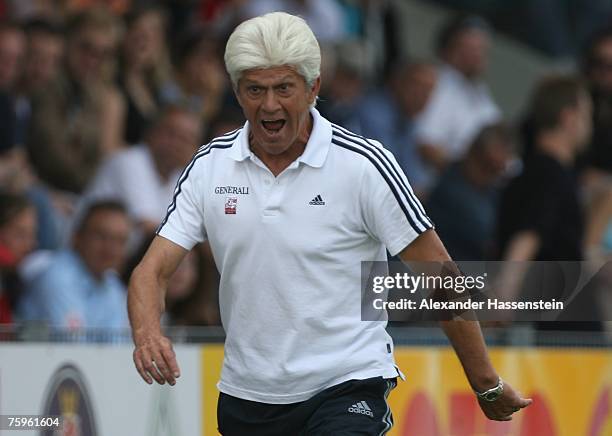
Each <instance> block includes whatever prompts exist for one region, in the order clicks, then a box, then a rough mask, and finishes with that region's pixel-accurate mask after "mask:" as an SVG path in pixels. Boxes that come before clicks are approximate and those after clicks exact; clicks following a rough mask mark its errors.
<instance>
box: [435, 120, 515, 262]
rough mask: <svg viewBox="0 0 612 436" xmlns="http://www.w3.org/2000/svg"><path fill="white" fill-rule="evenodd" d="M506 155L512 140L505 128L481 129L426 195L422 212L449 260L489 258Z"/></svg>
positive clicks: (487, 127) (493, 239)
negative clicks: (438, 236) (464, 151)
mask: <svg viewBox="0 0 612 436" xmlns="http://www.w3.org/2000/svg"><path fill="white" fill-rule="evenodd" d="M512 150H513V138H512V135H511V133H510V130H509V129H508V127H507V126H506V125H504V124H492V125H490V126H486V127H484V128H483V129H482V130H481V131H480V133H479V134H478V136H476V139H474V142H473V143H472V145H471V146H470V148H469V149H468V152H467V154H466V156H465V157H464V158H463V159H462V160H461V161H459V162H456V163H453V164H451V165H450V166H449V167H448V168H447V169H446V170H445V171H444V172H443V173H442V175H441V177H440V178H439V180H438V182H437V184H436V186H435V187H434V188H433V190H432V191H431V194H430V196H429V198H428V202H427V211H428V213H429V216H430V218H431V219H432V221H433V222H434V223H436V231H437V232H438V233H439V234H440V238H441V239H442V240H444V244H445V246H446V249H447V250H448V252H449V254H450V255H451V257H452V258H453V259H455V260H463V261H475V260H487V259H490V258H491V257H492V255H493V248H494V241H495V226H496V220H497V206H498V200H499V193H500V189H501V186H500V180H501V178H502V176H503V174H504V173H505V171H506V169H507V166H508V163H509V162H510V159H511V157H512ZM449 211H452V213H451V214H449Z"/></svg>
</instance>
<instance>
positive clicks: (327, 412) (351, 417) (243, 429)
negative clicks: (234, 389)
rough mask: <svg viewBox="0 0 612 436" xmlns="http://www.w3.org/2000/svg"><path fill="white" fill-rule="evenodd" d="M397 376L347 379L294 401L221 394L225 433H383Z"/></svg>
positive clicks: (353, 435) (219, 413)
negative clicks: (271, 400) (284, 402)
mask: <svg viewBox="0 0 612 436" xmlns="http://www.w3.org/2000/svg"><path fill="white" fill-rule="evenodd" d="M396 385H397V379H395V378H392V379H383V378H382V377H375V378H369V379H365V380H349V381H347V382H344V383H341V384H339V385H336V386H332V387H330V388H328V389H325V390H324V391H322V392H319V393H318V394H316V395H315V396H314V397H312V398H310V399H308V400H306V401H302V402H299V403H292V404H266V403H258V402H256V401H248V400H243V399H241V398H236V397H232V396H231V395H227V394H224V393H221V394H219V403H218V406H217V422H218V424H219V432H220V433H221V434H222V435H223V436H245V435H249V436H251V435H252V436H291V435H295V436H324V435H329V436H332V435H333V436H342V435H347V436H348V435H351V436H357V435H364V436H365V435H368V436H379V435H384V434H386V433H387V432H388V431H389V429H390V428H391V427H392V426H393V416H392V414H391V409H390V408H389V405H388V404H387V396H388V395H389V392H391V390H392V389H393V388H394V387H395V386H396Z"/></svg>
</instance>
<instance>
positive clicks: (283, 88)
mask: <svg viewBox="0 0 612 436" xmlns="http://www.w3.org/2000/svg"><path fill="white" fill-rule="evenodd" d="M291 88H292V87H291V85H290V84H289V83H283V84H280V85H278V88H277V90H278V91H279V92H280V93H282V94H287V93H288V92H290V91H291Z"/></svg>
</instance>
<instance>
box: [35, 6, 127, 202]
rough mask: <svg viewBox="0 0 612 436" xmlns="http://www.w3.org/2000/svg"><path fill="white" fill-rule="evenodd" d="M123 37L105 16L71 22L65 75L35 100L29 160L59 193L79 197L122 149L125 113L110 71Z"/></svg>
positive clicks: (92, 13) (79, 17) (99, 12)
mask: <svg viewBox="0 0 612 436" xmlns="http://www.w3.org/2000/svg"><path fill="white" fill-rule="evenodd" d="M118 36H119V33H118V25H117V21H116V19H115V18H114V17H113V16H112V15H110V14H109V13H108V12H105V11H104V10H101V9H100V10H99V9H93V10H89V11H86V12H83V13H80V14H78V15H77V16H75V17H72V18H71V20H70V21H69V23H68V37H67V53H66V65H65V68H64V71H63V72H62V74H61V76H60V77H59V78H58V80H57V81H56V82H55V83H54V84H53V85H49V86H47V87H46V89H44V90H42V91H41V92H40V93H38V94H37V95H36V96H34V97H33V98H32V116H31V123H30V128H29V132H28V133H29V134H28V140H27V145H28V151H29V155H30V160H31V162H32V165H33V167H34V169H35V171H36V173H37V175H38V176H39V177H40V178H41V179H42V180H43V181H44V182H46V183H48V184H49V185H51V186H52V187H54V188H56V189H60V190H65V191H69V192H73V193H80V192H81V191H82V190H83V189H84V188H85V186H86V185H87V183H88V182H89V181H90V180H91V178H92V177H93V176H94V174H95V171H96V169H97V168H98V165H99V164H100V162H101V161H102V159H103V158H104V157H106V156H109V155H110V154H112V153H113V152H114V151H116V150H118V149H119V148H121V146H122V144H123V143H122V140H121V137H122V134H123V124H122V123H123V119H124V115H123V113H124V109H123V106H122V100H121V96H120V94H119V92H118V91H117V90H116V89H115V88H114V87H113V86H112V85H111V84H110V79H111V77H110V76H111V74H110V71H109V70H110V67H111V64H110V62H111V60H112V56H113V54H114V52H115V48H116V45H117V42H118Z"/></svg>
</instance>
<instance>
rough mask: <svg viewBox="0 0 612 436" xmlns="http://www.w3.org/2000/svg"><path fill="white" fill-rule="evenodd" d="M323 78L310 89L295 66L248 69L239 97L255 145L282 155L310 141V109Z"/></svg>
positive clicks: (240, 82)
mask: <svg viewBox="0 0 612 436" xmlns="http://www.w3.org/2000/svg"><path fill="white" fill-rule="evenodd" d="M320 86H321V81H320V79H319V78H317V80H316V81H315V84H314V86H313V87H312V88H309V87H308V85H307V84H306V82H305V80H304V78H303V77H302V76H301V75H299V74H298V73H297V72H296V70H295V69H294V68H293V67H289V66H282V67H273V68H266V69H261V70H250V71H246V72H245V73H244V74H243V75H242V78H241V79H240V81H239V82H238V89H237V90H236V96H237V98H238V102H239V103H240V106H241V107H242V110H243V112H244V116H245V117H246V119H247V120H248V121H249V124H250V129H251V134H252V144H251V145H253V146H254V147H256V148H260V149H261V150H263V151H264V152H265V153H267V154H270V155H280V154H282V153H284V152H286V151H288V150H289V149H290V148H291V147H292V146H299V145H303V144H305V143H306V142H307V141H308V135H309V133H310V132H309V131H308V126H309V120H310V112H309V108H310V105H311V104H312V103H314V101H315V98H316V96H317V94H318V92H319V88H320Z"/></svg>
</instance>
